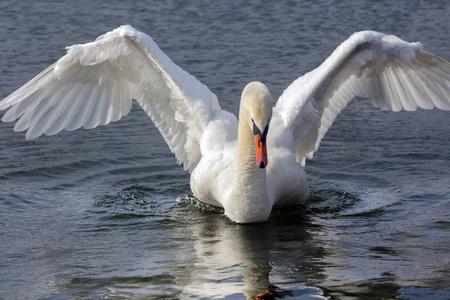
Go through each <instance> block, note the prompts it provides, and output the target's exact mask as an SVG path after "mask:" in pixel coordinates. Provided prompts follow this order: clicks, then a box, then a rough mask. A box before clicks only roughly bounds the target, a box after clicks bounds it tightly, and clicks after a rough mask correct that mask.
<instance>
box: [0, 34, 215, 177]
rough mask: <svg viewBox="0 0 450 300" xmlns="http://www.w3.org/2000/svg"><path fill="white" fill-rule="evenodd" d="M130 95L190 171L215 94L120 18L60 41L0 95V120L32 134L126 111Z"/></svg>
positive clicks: (77, 125)
mask: <svg viewBox="0 0 450 300" xmlns="http://www.w3.org/2000/svg"><path fill="white" fill-rule="evenodd" d="M132 99H136V100H137V101H138V103H139V104H140V105H141V106H142V108H143V109H144V110H145V111H146V112H147V114H148V115H149V116H150V117H151V118H152V120H153V122H154V123H155V125H156V127H157V128H158V129H159V131H160V132H161V134H162V136H163V137H164V139H165V141H166V142H167V144H168V145H169V148H170V150H171V151H172V152H173V153H174V154H175V156H176V158H177V159H178V162H179V163H180V164H181V163H183V164H184V168H185V169H189V170H190V171H192V169H193V168H194V167H195V166H196V164H197V163H198V161H199V160H200V158H201V152H200V146H199V143H200V138H201V135H202V133H203V131H204V128H205V127H206V125H207V124H208V122H209V120H210V119H211V117H212V114H213V112H214V111H215V110H218V109H220V106H219V103H218V101H217V97H216V96H215V95H214V94H213V93H212V92H211V91H210V90H209V89H208V88H207V87H206V86H205V85H203V84H202V83H201V82H200V81H198V80H197V79H196V78H195V77H194V76H192V75H190V74H188V73H187V72H185V71H183V70H182V69H181V68H179V67H178V66H177V65H176V64H175V63H173V62H172V61H171V60H170V58H168V57H167V56H166V55H165V54H164V53H163V52H162V51H161V49H159V47H158V46H157V45H156V43H155V42H154V41H153V40H152V39H151V38H150V37H149V36H148V35H145V34H143V33H141V32H139V31H137V30H135V29H134V28H132V27H131V26H128V25H125V26H121V27H119V28H117V29H116V30H113V31H111V32H108V33H106V34H104V35H102V36H100V37H99V38H97V39H96V40H95V41H94V42H91V43H87V44H83V45H74V46H71V47H68V51H67V54H66V55H65V56H63V57H62V58H61V59H59V60H58V61H57V62H56V63H54V64H53V65H51V66H50V67H48V68H47V69H46V70H44V71H43V72H42V73H41V74H39V75H38V76H36V77H35V78H33V79H32V80H31V81H30V82H28V83H27V84H26V85H24V86H23V87H21V88H20V89H18V90H17V91H15V92H14V93H12V94H11V95H9V96H8V97H6V98H5V99H3V100H2V101H0V110H3V109H7V108H9V107H11V108H10V109H9V110H8V111H7V112H6V113H5V115H4V116H3V118H2V121H4V122H11V121H14V120H16V119H19V120H18V121H17V123H16V125H15V127H14V130H15V131H24V130H27V134H26V138H27V139H34V138H37V137H38V136H40V135H41V134H46V135H52V134H55V133H57V132H59V131H61V130H63V129H66V130H75V129H78V128H80V127H84V128H86V129H90V128H94V127H96V126H98V125H105V124H108V123H110V122H112V121H117V120H119V119H120V118H121V117H122V116H125V115H127V114H128V113H129V111H130V108H131V103H132ZM137 130H139V129H137Z"/></svg>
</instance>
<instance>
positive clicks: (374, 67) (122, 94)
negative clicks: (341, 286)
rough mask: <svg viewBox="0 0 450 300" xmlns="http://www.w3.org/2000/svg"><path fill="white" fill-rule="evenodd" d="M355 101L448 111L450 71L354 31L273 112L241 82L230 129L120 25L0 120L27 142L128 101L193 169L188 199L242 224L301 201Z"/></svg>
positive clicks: (259, 91) (122, 107)
mask: <svg viewBox="0 0 450 300" xmlns="http://www.w3.org/2000/svg"><path fill="white" fill-rule="evenodd" d="M357 96H360V97H368V98H369V99H370V101H371V102H372V104H373V105H374V106H376V107H379V108H381V109H390V110H393V111H399V110H402V109H405V110H415V109H417V107H420V108H426V109H431V108H433V107H437V108H440V109H445V110H450V64H449V63H448V62H447V61H445V60H443V59H441V58H439V57H436V56H434V55H433V54H431V53H429V52H426V51H424V50H423V49H422V46H421V45H420V44H419V43H407V42H405V41H402V40H401V39H399V38H397V37H395V36H387V35H384V34H382V33H378V32H373V31H363V32H358V33H355V34H353V35H352V36H351V37H350V38H349V39H348V40H346V41H345V42H344V43H342V44H341V45H340V46H339V47H338V48H337V49H336V50H335V51H334V52H333V53H332V54H331V56H330V57H329V58H328V59H327V60H326V61H325V62H324V63H323V64H322V65H321V66H319V67H318V68H317V69H315V70H313V71H312V72H310V73H308V74H306V75H304V76H303V77H300V78H298V79H297V80H295V81H294V82H293V83H292V84H291V85H290V86H289V87H288V88H287V89H286V90H285V91H284V92H283V94H282V95H281V97H280V98H279V99H278V101H277V102H276V105H275V107H272V98H271V96H270V92H269V91H268V90H267V88H266V87H265V86H264V85H263V84H261V83H258V82H253V83H250V84H248V85H247V86H246V88H245V89H244V91H243V93H242V98H241V106H240V113H239V122H238V120H237V118H236V117H235V116H234V115H232V114H230V113H228V112H226V111H224V110H222V109H221V108H220V105H219V103H218V101H217V97H216V96H215V95H214V94H213V93H212V92H211V91H210V90H209V89H208V88H207V87H206V86H204V85H203V84H201V83H200V82H199V81H198V80H197V79H196V78H195V77H193V76H191V75H189V74H188V73H186V72H185V71H183V70H181V69H180V68H179V67H178V66H177V65H175V64H174V63H173V62H172V61H171V60H170V59H169V58H168V57H167V56H166V55H165V54H164V53H163V52H162V51H161V50H160V49H159V48H158V46H157V45H156V44H155V43H154V42H153V40H152V39H151V38H150V37H149V36H147V35H145V34H143V33H140V32H138V31H136V30H135V29H134V28H132V27H131V26H122V27H120V28H118V29H116V30H114V31H112V32H109V33H107V34H105V35H103V36H101V37H99V38H98V39H97V40H96V41H95V42H92V43H88V44H84V45H75V46H72V47H69V48H68V53H67V54H66V55H65V56H64V57H62V58H61V59H60V60H58V61H57V62H56V63H55V64H53V65H52V66H50V67H49V68H47V69H46V70H45V71H43V72H42V73H41V74H39V75H38V76H36V77H35V78H34V79H33V80H31V81H30V82H29V83H27V84H26V85H25V86H23V87H22V88H20V89H19V90H17V91H16V92H14V93H13V94H11V95H10V96H8V97H7V98H5V99H4V100H2V101H0V110H3V109H6V108H8V107H11V106H12V107H11V108H10V109H9V110H8V111H7V112H6V113H5V115H4V116H3V118H2V120H3V121H5V122H11V121H14V120H17V119H19V118H20V119H19V121H18V122H17V123H16V125H15V127H14V129H15V131H23V130H28V131H27V134H26V138H27V139H33V138H36V137H38V136H40V135H41V134H43V133H45V134H47V135H52V134H56V133H57V132H59V131H61V130H63V129H66V130H75V129H77V128H80V127H81V126H83V127H85V128H94V127H96V126H97V125H104V124H108V123H110V122H111V121H116V120H118V119H120V118H121V117H122V116H124V115H127V114H128V113H129V111H130V107H131V102H132V99H136V100H137V101H138V102H139V104H140V105H141V106H142V108H143V109H144V110H145V111H146V112H147V114H148V115H149V116H150V117H151V118H152V120H153V122H154V123H155V125H156V126H157V127H158V129H159V130H160V132H161V134H162V135H163V137H164V139H165V140H166V142H167V144H168V145H169V147H170V149H171V151H172V152H173V153H174V154H175V156H176V158H177V159H178V162H179V163H180V164H184V168H185V169H186V170H189V172H191V188H192V191H193V192H194V194H195V195H196V196H197V197H198V198H199V199H200V200H201V201H204V202H206V203H209V204H212V205H217V206H222V207H224V208H225V214H226V215H227V216H228V217H229V218H230V219H232V220H233V221H235V222H238V223H247V222H258V221H264V220H266V219H267V218H268V217H269V215H270V212H271V210H272V208H273V207H276V206H289V205H296V204H299V203H302V202H304V201H305V200H306V199H307V197H308V186H307V183H306V175H305V172H304V170H303V166H304V164H305V159H306V158H307V157H308V158H311V157H312V155H313V153H314V152H315V151H316V150H317V148H318V146H319V143H320V141H321V140H322V138H323V136H324V135H325V133H326V131H327V130H328V128H329V127H330V126H331V124H332V122H333V121H334V119H335V118H336V116H337V115H338V114H339V112H340V111H341V110H342V109H343V108H344V107H345V106H346V105H347V103H348V102H349V101H350V100H352V99H353V98H355V97H357ZM269 124H270V130H269ZM266 147H267V148H266Z"/></svg>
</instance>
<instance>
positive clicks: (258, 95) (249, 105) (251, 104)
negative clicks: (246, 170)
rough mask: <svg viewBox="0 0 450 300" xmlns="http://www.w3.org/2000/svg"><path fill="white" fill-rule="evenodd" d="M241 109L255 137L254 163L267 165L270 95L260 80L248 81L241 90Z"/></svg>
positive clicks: (271, 103)
mask: <svg viewBox="0 0 450 300" xmlns="http://www.w3.org/2000/svg"><path fill="white" fill-rule="evenodd" d="M241 103H242V109H243V112H244V115H245V119H246V121H247V123H248V126H250V128H251V130H252V132H253V135H254V138H255V154H256V165H257V166H258V167H260V168H265V167H266V166H267V144H266V142H267V133H268V131H269V123H270V119H271V118H272V107H273V101H272V95H270V92H269V89H268V88H267V87H266V86H265V85H264V84H262V83H261V82H256V81H255V82H250V83H249V84H247V85H246V86H245V88H244V91H243V92H242V98H241Z"/></svg>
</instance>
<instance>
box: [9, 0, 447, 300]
mask: <svg viewBox="0 0 450 300" xmlns="http://www.w3.org/2000/svg"><path fill="white" fill-rule="evenodd" d="M136 2H137V1H136ZM449 16H450V3H449V2H448V1H445V0H443V1H433V2H432V3H430V2H429V1H358V2H357V3H353V1H348V0H346V1H302V2H296V1H279V2H276V3H275V2H268V1H222V2H215V3H212V2H210V1H196V2H195V3H190V4H188V3H187V2H186V1H154V3H144V2H139V3H132V2H126V1H107V2H106V1H105V2H104V3H102V4H99V3H95V2H94V1H78V2H74V1H55V2H53V1H20V2H19V3H16V1H6V0H5V1H3V2H2V3H0V25H1V26H0V97H1V98H3V97H5V96H7V95H8V94H9V93H11V92H13V91H14V90H15V89H16V88H18V87H20V86H21V85H22V84H24V83H25V82H27V81H28V80H29V79H31V78H32V77H33V76H34V75H36V74H37V73H38V72H40V71H41V70H43V69H44V68H45V67H47V66H48V65H49V64H51V63H53V62H54V61H55V60H57V59H58V58H59V57H60V56H62V55H63V54H64V52H65V50H64V47H65V46H68V45H71V44H75V43H85V42H88V41H91V40H93V39H95V38H96V37H97V36H98V35H100V34H102V33H104V32H107V31H109V30H111V29H113V28H116V27H118V26H119V25H122V24H131V25H133V26H135V27H136V28H137V29H139V30H141V31H144V32H146V33H148V34H149V35H151V36H152V37H153V38H154V40H155V41H156V42H157V43H158V44H159V46H160V47H161V48H162V49H163V50H164V51H165V52H166V53H167V54H168V55H169V56H170V57H171V58H172V59H173V60H174V61H175V62H176V63H177V64H179V65H180V66H181V67H182V68H184V69H185V70H187V71H188V72H190V73H191V74H193V75H195V76H196V77H197V78H198V79H200V80H201V81H202V82H203V83H205V84H206V85H208V87H209V88H210V89H211V90H212V91H213V92H214V93H216V95H217V96H218V98H219V100H220V102H221V105H222V107H223V108H225V109H227V110H229V111H231V112H233V113H237V109H238V106H239V105H238V101H239V98H240V93H241V91H242V88H243V87H244V86H245V84H246V83H247V82H249V81H252V80H260V81H262V82H264V83H265V84H266V85H267V86H268V87H269V88H270V89H271V91H272V94H273V96H274V97H275V98H277V97H278V96H279V95H280V94H281V92H282V91H283V89H284V88H285V87H287V85H288V84H289V83H290V82H292V81H293V80H294V79H295V78H297V77H298V76H300V75H302V74H303V73H305V72H307V71H309V70H311V69H313V68H314V67H316V66H317V65H318V64H319V63H321V62H322V61H323V60H324V59H325V58H326V57H327V56H328V55H329V54H330V53H331V51H332V50H333V49H334V48H335V47H336V45H338V44H339V43H340V42H342V41H343V40H344V39H346V38H347V37H348V36H349V35H350V34H351V33H352V32H354V31H357V30H362V29H374V30H378V31H382V32H386V33H392V34H396V35H398V36H400V37H401V38H403V39H405V40H408V41H418V40H419V41H421V42H422V43H423V44H424V45H425V47H426V49H427V50H429V51H431V52H433V53H435V54H437V55H440V56H442V57H444V58H446V59H447V60H448V59H450V47H449V44H448V37H449V36H450V17H449ZM1 114H3V112H1V113H0V115H1ZM449 118H450V114H449V112H444V111H438V110H432V111H418V112H415V113H405V112H401V113H390V112H382V111H379V110H376V109H374V108H372V107H371V106H370V104H369V103H368V101H363V100H360V101H355V102H353V103H351V104H350V105H349V106H348V108H347V109H346V110H345V111H344V112H343V113H342V114H341V115H340V116H339V117H338V118H337V120H336V122H335V124H334V125H333V126H332V128H331V129H330V131H329V132H328V133H327V135H326V136H325V139H324V140H323V142H322V144H321V147H320V149H319V152H318V153H317V154H316V155H315V157H314V159H313V160H310V161H307V166H306V172H307V174H308V176H309V184H310V187H311V190H312V195H311V197H310V199H309V202H308V204H307V205H306V207H298V208H295V209H289V210H280V211H274V212H273V214H272V216H271V218H270V220H269V221H268V222H266V223H262V224H259V225H253V226H236V225H233V224H232V223H231V222H229V221H228V220H227V219H226V218H225V217H223V215H222V213H221V211H220V210H216V209H213V208H211V207H208V206H205V205H202V204H199V203H198V202H196V201H195V199H193V198H192V197H190V196H185V195H186V194H187V195H189V194H190V189H189V176H188V174H187V173H185V172H183V170H182V168H181V167H180V166H177V165H176V160H175V158H174V157H173V156H172V154H171V153H170V151H169V149H168V148H167V146H166V145H165V144H164V141H163V139H162V138H161V137H160V136H159V133H158V132H157V130H156V129H155V128H154V126H153V125H152V124H151V121H150V119H149V118H148V117H147V116H146V114H145V113H144V112H143V111H142V110H141V109H140V108H139V107H138V106H134V107H133V109H132V112H131V113H130V115H129V116H128V117H125V118H123V119H122V120H120V121H119V122H117V123H115V124H111V125H108V126H106V127H102V128H97V129H95V130H90V131H85V130H79V131H76V132H62V133H60V134H58V135H56V136H53V137H41V138H39V139H37V140H34V141H30V142H26V141H25V140H24V134H23V133H14V132H13V130H12V127H13V125H12V124H4V123H2V124H0V137H1V138H0V239H1V243H0V298H1V299H3V298H4V299H103V298H104V299H126V298H139V299H147V298H155V299H179V298H182V299H184V298H203V299H208V298H212V297H216V298H232V299H234V298H236V299H242V298H245V297H248V298H252V297H254V296H255V295H256V294H258V293H261V292H263V291H265V290H267V289H268V287H270V290H271V291H272V292H273V295H274V297H275V298H276V299H278V298H280V299H281V298H283V299H298V298H301V299H308V298H314V299H382V298H383V299H447V298H450V281H449V279H448V278H450V267H449V265H450V262H449V260H450V251H449V245H450V234H449V233H450V163H449V162H450V132H449V129H450V124H449Z"/></svg>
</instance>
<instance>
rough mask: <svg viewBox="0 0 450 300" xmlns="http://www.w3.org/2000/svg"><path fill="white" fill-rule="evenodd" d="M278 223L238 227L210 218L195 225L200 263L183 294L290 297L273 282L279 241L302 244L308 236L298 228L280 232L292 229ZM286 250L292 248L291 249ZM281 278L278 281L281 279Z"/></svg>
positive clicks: (281, 242) (186, 282) (196, 249)
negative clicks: (288, 230)
mask: <svg viewBox="0 0 450 300" xmlns="http://www.w3.org/2000/svg"><path fill="white" fill-rule="evenodd" d="M276 222H277V221H274V220H271V221H270V222H266V223H262V224H255V225H234V224H232V223H231V222H230V221H229V220H226V219H225V218H224V217H217V216H211V215H210V216H209V217H208V216H205V217H204V219H203V220H202V221H201V222H198V223H197V224H194V225H193V226H192V227H191V229H192V235H193V236H192V240H195V244H194V249H195V257H196V259H195V262H194V263H193V265H192V269H191V272H190V273H189V275H188V276H189V278H185V282H183V283H182V284H183V285H184V287H183V288H182V289H183V294H185V295H186V296H188V295H190V296H192V295H201V296H202V297H207V298H223V297H227V296H232V295H235V296H237V295H239V296H241V297H242V294H243V295H245V297H246V298H247V299H255V296H256V295H258V294H261V293H264V292H267V291H270V292H271V293H274V292H276V294H280V296H282V295H281V294H284V295H285V296H287V295H290V294H291V293H290V292H289V291H283V290H282V289H279V288H277V287H276V286H275V285H274V284H273V283H271V281H270V278H271V276H272V275H271V272H272V271H273V268H274V266H275V265H274V258H275V257H276V252H277V251H283V250H282V249H279V248H280V244H283V241H280V240H279V239H283V237H288V236H289V238H293V239H295V240H296V241H297V242H298V241H299V240H303V239H304V238H305V236H307V234H306V233H305V230H304V227H298V226H295V228H296V229H295V230H294V232H292V231H291V232H289V233H284V232H279V230H283V229H289V228H290V226H276V224H274V223H276ZM293 227H294V226H293ZM286 242H287V244H289V241H286ZM276 244H277V246H276V247H274V246H275V245H276ZM286 247H287V248H289V246H288V245H286ZM281 248H282V247H281ZM277 249H278V250H277ZM296 250H299V249H296ZM300 253H301V251H293V253H292V254H293V257H291V258H293V259H298V257H297V255H300ZM291 263H298V262H291ZM279 276H280V275H279V274H278V275H277V276H275V277H277V278H278V279H279ZM275 284H276V282H275ZM299 285H300V284H299ZM315 292H317V295H320V294H321V293H320V291H315ZM264 299H265V298H264Z"/></svg>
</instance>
